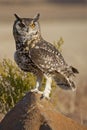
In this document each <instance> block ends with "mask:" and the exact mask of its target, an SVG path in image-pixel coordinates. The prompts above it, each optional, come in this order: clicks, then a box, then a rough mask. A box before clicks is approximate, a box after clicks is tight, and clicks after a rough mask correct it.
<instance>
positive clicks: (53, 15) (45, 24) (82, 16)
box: [0, 2, 87, 122]
mask: <svg viewBox="0 0 87 130" xmlns="http://www.w3.org/2000/svg"><path fill="white" fill-rule="evenodd" d="M37 12H40V14H41V18H40V24H41V31H42V35H43V37H44V39H45V40H47V41H49V42H51V43H52V42H54V41H57V40H58V39H59V38H60V37H61V36H62V37H63V39H64V45H63V46H62V54H63V56H64V58H65V59H66V61H67V62H68V63H69V64H70V65H73V66H75V67H76V68H78V70H79V72H80V74H79V75H78V76H77V79H76V82H77V86H78V92H77V95H78V102H79V99H80V98H81V99H82V102H80V103H79V104H80V105H78V106H79V107H81V108H82V119H83V117H85V118H84V120H87V112H86V110H87V102H86V98H87V96H86V95H87V94H86V93H85V92H86V91H87V78H86V77H87V60H86V59H87V6H86V5H82V4H80V5H61V4H60V5H58V4H50V3H44V2H42V3H31V4H20V3H16V4H6V3H5V4H2V3H0V59H2V58H11V59H12V60H13V58H14V52H15V42H14V38H13V34H12V26H13V22H14V20H15V18H14V16H13V14H14V13H17V14H19V15H20V16H21V17H33V16H34V15H35V14H36V13H37ZM79 94H80V95H81V96H80V98H79ZM58 98H59V97H58ZM78 102H76V104H78ZM74 112H75V111H74ZM83 113H84V114H83ZM86 122H87V121H86Z"/></svg>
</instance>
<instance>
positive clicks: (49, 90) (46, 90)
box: [42, 77, 52, 99]
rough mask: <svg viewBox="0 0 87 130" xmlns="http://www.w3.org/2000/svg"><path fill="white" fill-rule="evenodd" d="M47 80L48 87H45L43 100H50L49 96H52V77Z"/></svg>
mask: <svg viewBox="0 0 87 130" xmlns="http://www.w3.org/2000/svg"><path fill="white" fill-rule="evenodd" d="M46 79H47V81H46V87H45V90H44V92H43V95H42V98H47V99H50V97H49V95H50V92H51V84H52V78H51V77H46Z"/></svg>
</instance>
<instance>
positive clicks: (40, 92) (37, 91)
mask: <svg viewBox="0 0 87 130" xmlns="http://www.w3.org/2000/svg"><path fill="white" fill-rule="evenodd" d="M31 92H35V93H39V94H43V92H42V91H39V90H38V89H37V88H35V89H32V90H31Z"/></svg>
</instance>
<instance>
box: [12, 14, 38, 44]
mask: <svg viewBox="0 0 87 130" xmlns="http://www.w3.org/2000/svg"><path fill="white" fill-rule="evenodd" d="M14 15H15V17H16V20H15V22H14V25H13V35H14V37H15V40H19V41H20V40H21V41H22V42H23V41H24V40H25V41H26V40H30V39H31V38H32V37H33V36H36V35H40V26H39V22H38V20H39V16H40V14H39V13H38V14H37V15H36V16H35V17H33V18H21V17H19V16H18V15H17V14H14Z"/></svg>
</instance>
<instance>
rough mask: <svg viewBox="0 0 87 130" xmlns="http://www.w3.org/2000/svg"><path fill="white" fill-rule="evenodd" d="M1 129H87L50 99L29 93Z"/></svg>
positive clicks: (7, 117)
mask: <svg viewBox="0 0 87 130" xmlns="http://www.w3.org/2000/svg"><path fill="white" fill-rule="evenodd" d="M0 130H87V128H85V127H84V126H82V125H80V124H78V123H76V122H75V121H73V120H71V119H69V118H67V117H65V116H64V115H62V114H60V113H58V111H56V110H55V108H54V107H53V105H52V104H51V103H50V101H48V100H46V99H40V95H39V94H36V93H31V92H29V93H27V94H26V95H25V96H24V98H23V99H22V100H21V101H19V102H18V103H17V104H16V105H15V107H14V108H13V109H12V110H11V111H10V112H8V113H7V114H6V116H5V117H4V119H3V120H2V121H1V123H0Z"/></svg>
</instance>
